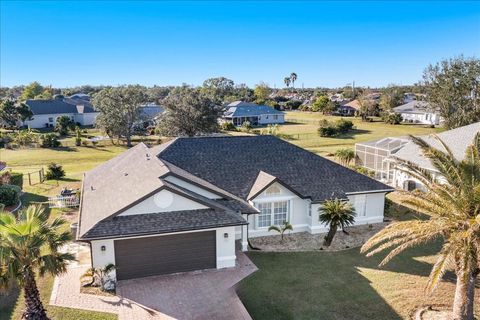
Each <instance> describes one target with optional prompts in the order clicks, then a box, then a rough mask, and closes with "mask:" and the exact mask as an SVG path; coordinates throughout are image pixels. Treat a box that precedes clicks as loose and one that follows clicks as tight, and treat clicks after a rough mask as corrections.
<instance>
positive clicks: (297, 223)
mask: <svg viewBox="0 0 480 320" xmlns="http://www.w3.org/2000/svg"><path fill="white" fill-rule="evenodd" d="M272 186H275V187H278V188H279V189H280V191H281V192H280V194H279V195H267V191H264V192H262V193H261V194H259V195H258V196H257V197H255V198H254V199H252V201H250V202H251V203H252V204H253V205H254V206H255V207H258V204H259V203H264V202H267V203H270V202H276V201H289V217H288V221H289V222H290V224H291V225H292V226H293V231H287V232H292V233H294V232H304V231H307V230H308V226H309V224H310V218H309V217H308V206H309V200H306V199H302V198H300V197H299V196H297V195H296V194H294V193H293V192H291V191H290V190H288V189H287V188H285V187H283V186H282V185H281V184H278V183H274V184H272ZM272 186H271V187H272ZM267 190H268V189H267ZM257 217H258V215H256V214H252V215H250V216H249V219H248V222H249V237H260V236H267V235H275V234H278V233H277V232H274V231H270V232H269V231H268V228H259V227H257V225H258V224H257Z"/></svg>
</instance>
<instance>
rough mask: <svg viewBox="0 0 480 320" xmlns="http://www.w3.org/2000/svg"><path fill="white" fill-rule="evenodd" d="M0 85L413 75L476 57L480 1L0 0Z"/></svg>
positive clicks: (335, 80)
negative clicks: (450, 59)
mask: <svg viewBox="0 0 480 320" xmlns="http://www.w3.org/2000/svg"><path fill="white" fill-rule="evenodd" d="M0 9H1V11H0V14H1V16H0V28H1V29H0V31H1V33H0V54H1V56H0V85H2V86H11V85H18V84H25V83H29V82H31V81H34V80H37V81H40V82H41V83H42V84H44V85H50V84H51V85H53V86H55V87H65V86H75V85H82V84H92V85H98V84H109V85H117V84H130V83H139V84H144V85H153V84H157V85H178V84H181V83H187V84H193V85H199V84H201V83H202V82H203V80H204V79H206V78H209V77H214V76H225V77H228V78H231V79H233V80H234V81H235V82H236V83H246V84H248V85H250V86H253V85H255V84H256V83H259V82H260V81H264V82H267V83H269V84H270V85H271V86H274V85H276V87H280V86H283V77H284V76H286V75H288V74H290V72H292V71H294V72H296V73H297V74H298V80H297V84H296V86H301V85H302V83H303V84H304V85H305V87H316V86H329V87H334V86H343V85H345V84H347V83H350V82H352V81H353V80H355V82H356V84H357V85H359V86H363V85H368V86H382V85H387V84H389V83H397V84H412V83H414V82H416V81H418V80H420V79H421V75H422V71H423V69H424V68H425V67H426V66H427V65H428V64H429V63H434V62H436V61H439V60H440V59H443V58H448V57H453V56H456V55H460V54H463V55H465V56H476V57H480V3H479V2H473V1H472V2H459V1H455V2H446V1H442V2H432V1H429V2H413V1H412V2H382V1H374V2H360V1H358V2H338V1H332V2H313V1H309V2H287V1H281V2H220V1H215V2H154V1H146V2H140V1H135V2H133V1H131V2H130V1H121V2H108V1H105V2H100V1H85V2H68V1H60V2H53V1H50V2H41V1H35V2H34V1H28V2H20V1H5V0H2V1H1V2H0Z"/></svg>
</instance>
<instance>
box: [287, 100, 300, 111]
mask: <svg viewBox="0 0 480 320" xmlns="http://www.w3.org/2000/svg"><path fill="white" fill-rule="evenodd" d="M302 103H303V101H300V100H289V101H287V103H285V106H286V107H287V108H289V109H290V110H297V109H298V108H299V107H300V106H301V105H302Z"/></svg>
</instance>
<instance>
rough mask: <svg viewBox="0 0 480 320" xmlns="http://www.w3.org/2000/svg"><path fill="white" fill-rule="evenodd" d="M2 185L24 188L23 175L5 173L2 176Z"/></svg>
mask: <svg viewBox="0 0 480 320" xmlns="http://www.w3.org/2000/svg"><path fill="white" fill-rule="evenodd" d="M0 185H15V186H18V187H19V188H20V189H22V188H23V173H20V172H11V171H4V172H3V173H2V174H0Z"/></svg>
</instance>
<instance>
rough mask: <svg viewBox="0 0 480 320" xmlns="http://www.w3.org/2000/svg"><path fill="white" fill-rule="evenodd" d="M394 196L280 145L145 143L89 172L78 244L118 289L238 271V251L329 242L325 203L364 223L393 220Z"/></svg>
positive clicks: (228, 140)
mask: <svg viewBox="0 0 480 320" xmlns="http://www.w3.org/2000/svg"><path fill="white" fill-rule="evenodd" d="M390 191H392V188H391V187H388V186H386V185H385V184H383V183H381V182H378V181H376V180H374V179H371V178H369V177H367V176H365V175H362V174H360V173H357V172H355V171H353V170H350V169H348V168H346V167H343V166H341V165H339V164H336V163H335V162H332V161H330V160H328V159H325V158H323V157H320V156H318V155H316V154H314V153H311V152H308V151H306V150H304V149H301V148H299V147H297V146H295V145H293V144H290V143H288V142H286V141H283V140H281V139H278V138H276V137H273V136H241V137H194V138H177V139H174V140H171V141H169V142H166V143H164V144H161V145H158V146H155V147H152V148H148V147H147V146H146V145H144V144H142V143H141V144H138V145H137V146H135V147H133V148H131V149H129V150H128V151H125V152H124V153H122V154H120V155H118V156H117V157H115V158H113V159H111V160H109V161H107V162H105V163H103V164H102V165H100V166H98V167H96V168H95V169H93V170H91V171H89V172H87V173H85V175H84V178H83V185H82V199H81V205H80V215H79V227H78V233H77V239H78V240H79V241H84V242H88V243H90V246H91V256H92V265H93V267H103V266H105V265H106V264H109V263H113V264H115V265H116V271H115V276H116V278H117V279H118V280H122V279H129V278H136V277H146V276H151V275H157V274H167V273H176V272H184V271H191V270H197V269H208V268H226V267H233V266H235V261H236V253H235V252H236V251H235V250H236V246H238V247H240V248H241V249H242V250H247V248H248V238H249V237H250V238H251V237H258V236H268V235H272V234H273V233H272V232H269V231H268V228H269V227H270V226H272V225H280V224H282V223H283V222H284V221H289V222H290V223H291V224H292V225H293V232H309V233H312V234H314V233H322V232H326V231H327V230H328V227H327V226H326V225H323V224H321V223H320V222H319V218H318V209H319V207H320V206H321V204H322V202H323V201H325V200H327V199H331V198H340V199H344V200H345V201H349V202H351V203H352V204H353V206H354V207H355V210H356V219H355V223H356V224H367V223H378V222H382V221H383V218H384V216H383V213H384V199H385V194H386V193H387V192H390Z"/></svg>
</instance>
